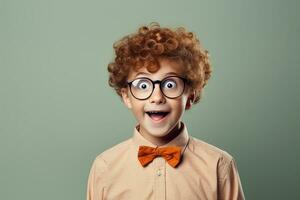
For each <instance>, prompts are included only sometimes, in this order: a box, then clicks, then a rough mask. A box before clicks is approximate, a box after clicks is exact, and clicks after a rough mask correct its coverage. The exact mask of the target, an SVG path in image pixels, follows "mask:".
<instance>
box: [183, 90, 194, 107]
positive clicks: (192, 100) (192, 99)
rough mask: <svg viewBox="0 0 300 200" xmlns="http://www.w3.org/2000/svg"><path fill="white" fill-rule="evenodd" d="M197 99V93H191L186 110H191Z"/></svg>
mask: <svg viewBox="0 0 300 200" xmlns="http://www.w3.org/2000/svg"><path fill="white" fill-rule="evenodd" d="M195 98H196V91H195V90H193V91H192V92H191V93H190V95H189V97H188V99H187V101H186V105H185V110H189V109H190V108H191V107H192V105H193V103H194V101H195Z"/></svg>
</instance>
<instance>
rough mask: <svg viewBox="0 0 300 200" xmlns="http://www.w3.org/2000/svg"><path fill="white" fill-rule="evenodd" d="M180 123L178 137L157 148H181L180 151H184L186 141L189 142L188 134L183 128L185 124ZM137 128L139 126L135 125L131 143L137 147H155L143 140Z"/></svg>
mask: <svg viewBox="0 0 300 200" xmlns="http://www.w3.org/2000/svg"><path fill="white" fill-rule="evenodd" d="M180 123H181V127H182V128H181V132H180V133H179V135H177V136H176V137H175V138H174V139H173V140H171V141H170V142H168V143H167V144H164V145H162V146H159V147H165V146H180V147H183V148H182V150H183V151H184V150H185V148H186V146H187V144H188V141H189V134H188V130H187V128H186V126H185V124H184V123H183V122H180ZM138 127H139V124H137V125H136V126H135V128H134V133H133V138H132V139H133V142H134V143H135V144H136V145H138V146H142V145H144V146H150V147H154V148H155V147H157V145H155V144H153V143H151V142H150V141H148V140H147V139H146V138H144V137H143V136H142V135H141V134H140V132H139V131H138Z"/></svg>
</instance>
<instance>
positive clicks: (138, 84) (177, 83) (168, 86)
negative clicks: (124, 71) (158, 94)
mask: <svg viewBox="0 0 300 200" xmlns="http://www.w3.org/2000/svg"><path fill="white" fill-rule="evenodd" d="M160 84H161V85H160V88H161V90H162V93H163V94H164V95H165V96H166V97H169V98H176V97H178V96H180V95H181V94H182V92H183V89H184V81H183V80H182V79H181V78H179V77H169V78H166V79H164V80H163V81H162V82H161V83H160ZM153 90H154V85H153V83H152V81H151V80H150V79H147V78H138V79H135V80H134V81H133V82H132V84H131V92H132V94H133V95H134V96H135V97H136V98H138V99H146V98H148V97H149V96H150V95H151V93H152V91H153Z"/></svg>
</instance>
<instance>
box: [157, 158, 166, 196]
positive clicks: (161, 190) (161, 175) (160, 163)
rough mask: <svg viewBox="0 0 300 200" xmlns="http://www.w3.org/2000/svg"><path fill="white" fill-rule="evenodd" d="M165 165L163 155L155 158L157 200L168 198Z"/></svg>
mask: <svg viewBox="0 0 300 200" xmlns="http://www.w3.org/2000/svg"><path fill="white" fill-rule="evenodd" d="M165 165H166V161H165V159H164V158H163V157H157V158H156V159H155V186H154V189H155V200H165V199H166V176H165Z"/></svg>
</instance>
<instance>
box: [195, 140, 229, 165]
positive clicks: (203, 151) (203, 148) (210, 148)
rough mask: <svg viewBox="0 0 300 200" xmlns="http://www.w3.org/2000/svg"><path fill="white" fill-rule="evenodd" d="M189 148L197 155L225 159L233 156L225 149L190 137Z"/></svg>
mask: <svg viewBox="0 0 300 200" xmlns="http://www.w3.org/2000/svg"><path fill="white" fill-rule="evenodd" d="M190 143H191V144H190V149H191V150H192V151H193V152H194V153H195V154H199V155H204V156H208V157H210V158H216V159H219V158H223V159H225V160H228V161H230V160H232V159H233V157H232V155H231V154H229V153H228V152H227V151H225V150H223V149H220V148H219V147H217V146H214V145H212V144H209V143H207V142H205V141H203V140H201V139H198V138H195V137H190Z"/></svg>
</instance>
